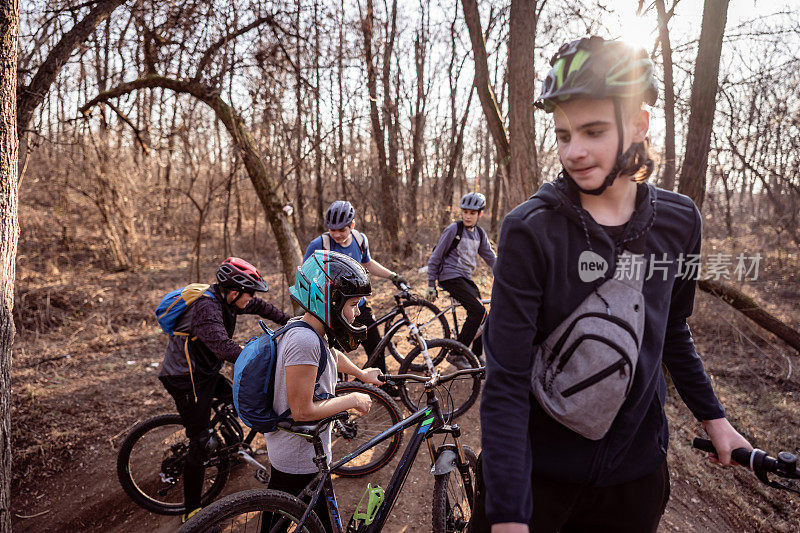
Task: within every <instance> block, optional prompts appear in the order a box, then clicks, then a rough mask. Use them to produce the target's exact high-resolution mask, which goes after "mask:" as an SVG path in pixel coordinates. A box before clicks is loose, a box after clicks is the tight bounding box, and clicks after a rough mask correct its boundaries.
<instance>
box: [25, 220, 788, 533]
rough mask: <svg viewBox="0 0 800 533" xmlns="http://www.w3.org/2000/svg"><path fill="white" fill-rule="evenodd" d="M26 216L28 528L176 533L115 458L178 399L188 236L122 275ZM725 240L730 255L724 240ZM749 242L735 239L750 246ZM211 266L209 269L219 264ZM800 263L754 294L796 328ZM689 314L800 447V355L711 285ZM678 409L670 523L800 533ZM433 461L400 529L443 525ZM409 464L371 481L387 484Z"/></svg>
mask: <svg viewBox="0 0 800 533" xmlns="http://www.w3.org/2000/svg"><path fill="white" fill-rule="evenodd" d="M37 219H38V220H37ZM76 222H79V221H76ZM22 223H23V237H22V240H21V242H20V253H19V258H18V267H17V289H16V291H17V293H16V309H15V314H16V320H17V326H18V332H17V338H16V342H15V346H14V361H13V371H12V390H13V410H12V446H13V454H14V456H13V460H14V466H13V484H12V495H13V500H12V514H13V518H12V520H13V527H14V530H15V531H37V532H39V531H112V532H115V531H120V532H121V531H142V530H147V531H153V532H157V531H172V530H174V529H175V528H176V527H177V526H178V519H177V518H176V517H164V516H157V515H153V514H150V513H148V512H146V511H144V510H142V509H140V508H138V507H137V506H136V505H134V504H133V503H132V502H131V501H130V500H129V499H128V497H127V496H126V495H125V493H124V492H123V491H122V489H121V488H120V486H119V483H118V481H117V478H116V471H115V459H116V454H117V450H118V447H119V445H120V443H121V441H122V439H123V438H124V436H125V435H126V433H127V432H128V431H129V429H130V428H131V427H132V426H133V425H134V424H136V423H137V422H138V421H140V420H143V419H145V418H148V417H150V416H153V415H156V414H159V413H165V412H171V411H173V409H174V405H173V403H172V400H171V398H170V397H169V396H168V395H167V393H166V392H165V391H164V389H163V387H162V386H161V384H160V383H159V382H158V380H157V379H156V375H157V372H158V368H157V367H158V365H159V363H160V362H161V360H162V356H163V351H164V345H165V337H164V336H163V334H161V333H160V331H159V330H158V328H157V325H156V324H155V321H154V320H153V319H152V309H153V308H154V306H155V303H156V302H157V301H158V300H159V299H160V297H161V296H162V295H163V294H164V293H166V292H167V291H168V290H170V289H172V288H175V287H178V286H180V285H182V284H184V282H185V279H184V277H185V275H186V273H187V272H188V271H189V261H188V259H187V257H188V253H187V252H186V250H188V245H186V244H181V243H177V241H175V242H171V241H169V240H168V239H166V238H163V237H154V238H152V241H153V244H152V246H153V247H155V246H158V248H159V249H157V250H156V253H151V257H152V256H155V255H156V254H157V255H158V257H159V259H158V260H151V261H150V263H149V266H148V267H146V268H141V269H138V270H134V271H128V272H110V271H108V270H107V269H106V268H105V260H104V259H103V257H104V253H105V251H104V250H105V248H104V244H103V242H102V239H100V238H99V237H97V236H95V235H92V234H90V233H88V230H86V229H82V230H81V229H80V227H81V225H80V224H79V223H77V227H78V228H79V231H78V234H77V235H76V238H74V239H73V240H72V241H71V243H69V244H65V243H63V242H61V241H60V240H59V239H57V238H55V237H53V236H52V234H50V233H48V232H47V231H46V227H47V226H46V220H45V219H43V218H41V217H28V218H27V219H26V218H25V217H24V216H23V219H22ZM156 243H161V244H160V245H159V244H156ZM717 244H719V247H720V249H726V248H725V243H724V242H723V241H720V242H719V243H717ZM751 244H754V243H751ZM747 245H748V243H746V242H744V243H742V242H741V241H737V246H739V247H743V246H744V247H746V246H747ZM712 246H716V244H714V243H712ZM151 252H152V250H151ZM240 253H243V254H244V253H245V252H240ZM762 253H763V252H762ZM209 255H211V254H209ZM245 255H247V254H245ZM256 255H257V258H258V260H259V262H258V264H259V266H261V267H262V272H269V274H268V275H267V276H266V277H267V279H268V280H269V282H270V284H271V286H272V287H273V290H272V291H270V293H269V296H270V297H271V301H273V303H275V304H277V305H280V306H282V307H283V308H284V309H287V310H288V309H289V308H290V305H289V302H288V300H287V298H286V296H285V294H286V291H285V285H283V284H282V282H281V281H280V275H279V273H278V268H277V264H276V261H277V259H276V258H275V257H273V256H272V254H270V253H268V252H261V253H260V254H256ZM416 257H417V258H418V259H417V260H415V261H411V260H409V261H408V262H407V263H406V264H395V265H394V268H395V269H399V270H400V271H402V272H404V273H406V274H409V273H410V274H411V276H410V278H411V282H412V285H415V286H416V287H418V288H420V287H424V280H423V277H422V274H419V273H417V267H418V266H420V265H421V264H422V263H423V261H424V260H423V259H421V258H422V257H423V252H422V250H419V251H418V253H417V254H416ZM378 258H379V260H383V259H384V256H382V255H379V256H378ZM212 262H213V261H212V260H209V263H212ZM386 263H391V262H390V261H386ZM210 268H211V267H209V268H207V269H205V271H204V273H205V274H211V272H212V270H209V269H210ZM799 272H800V260H798V257H797V255H794V256H792V255H788V254H785V253H784V254H782V255H780V256H769V257H767V258H766V259H765V263H764V264H762V277H760V278H759V281H758V282H751V283H749V284H747V285H746V286H744V287H743V288H744V290H746V291H747V292H748V293H749V294H751V295H753V296H754V297H755V298H757V300H758V301H759V302H761V303H763V304H764V305H765V306H766V307H767V308H768V309H769V310H770V311H772V312H773V313H775V314H777V315H778V316H779V317H780V318H781V319H783V320H784V321H786V322H787V323H789V324H790V325H792V326H793V327H795V328H797V327H798V326H800V312H798V309H800V281H799V280H798V276H799V274H798V273H799ZM477 280H478V282H479V284H480V286H481V288H482V291H483V293H484V295H488V294H489V292H490V286H491V278H490V277H489V275H488V271H487V270H486V269H485V268H484V269H482V270H481V271H480V274H479V275H478V278H477ZM375 286H376V289H377V290H376V291H375V292H376V296H375V297H374V298H373V300H372V301H373V308H375V309H377V310H385V309H388V308H389V307H390V300H391V294H392V287H391V286H390V284H389V283H388V282H383V281H378V282H377V283H376V284H375ZM440 303H443V302H442V301H440ZM690 324H691V326H692V329H693V332H694V335H695V340H696V342H697V345H698V351H699V352H700V353H701V354H702V355H703V359H704V362H705V364H706V368H707V370H708V373H709V374H710V375H711V377H712V379H713V382H714V386H715V389H716V391H717V393H718V396H719V397H720V399H721V400H722V402H723V404H724V405H725V406H726V408H727V411H728V415H729V418H730V419H731V421H732V423H733V424H734V425H735V426H736V427H737V428H738V429H739V430H740V431H742V432H743V433H745V434H746V435H747V436H748V438H750V439H751V442H752V443H753V444H754V445H756V446H759V447H762V448H765V449H767V450H768V451H770V452H772V453H777V452H778V451H779V450H794V449H795V447H796V446H798V445H800V431H799V430H798V428H799V427H800V424H799V423H798V422H800V358H798V355H797V353H795V352H793V351H792V350H791V349H790V348H788V347H786V346H785V345H783V344H781V343H780V341H777V340H775V339H774V338H771V337H770V336H769V335H768V334H766V333H765V332H763V331H759V330H757V327H756V326H754V325H751V324H749V323H747V322H746V321H745V320H744V319H742V318H741V317H739V316H737V315H736V313H735V312H734V311H732V310H731V309H730V308H728V307H727V306H726V305H725V304H723V303H721V302H719V301H718V300H716V299H714V298H712V297H710V296H708V295H706V294H701V293H698V297H697V305H696V308H695V313H694V316H693V317H692V319H691V321H690ZM257 331H258V326H257V325H256V320H255V319H254V318H251V317H242V319H241V320H240V322H239V326H238V329H237V334H236V339H237V340H239V341H240V342H244V340H246V339H247V338H249V337H250V336H252V335H254V334H256V332H257ZM362 357H363V356H362ZM390 370H391V368H390ZM667 414H668V417H669V420H670V425H671V442H670V448H669V464H670V469H671V482H672V497H671V499H670V503H669V505H668V507H667V512H666V514H665V516H664V518H663V520H662V523H661V528H660V531H664V532H667V531H787V532H788V531H797V530H798V524H800V498H797V497H794V498H792V497H789V495H787V494H785V493H781V492H779V491H775V490H772V489H769V488H767V487H765V486H763V485H761V484H759V482H758V481H757V480H755V478H754V477H753V476H752V475H751V474H750V473H749V472H747V471H745V470H744V469H742V468H721V467H719V466H718V465H714V464H712V463H711V462H709V461H708V460H707V459H706V458H705V457H704V454H701V453H700V452H697V451H694V450H692V449H691V448H690V446H689V443H690V442H691V439H692V437H694V436H698V435H701V434H702V429H701V428H700V425H699V423H698V422H697V421H696V420H694V419H693V417H692V416H691V414H690V413H689V412H688V410H687V409H686V407H685V406H684V405H683V403H682V402H681V401H680V399H679V398H678V396H677V394H676V393H675V392H674V390H672V391H671V393H670V396H669V399H668V402H667ZM458 423H459V425H460V426H461V427H462V428H463V432H464V436H465V442H466V443H467V444H469V445H470V446H471V447H472V448H473V449H474V450H475V451H479V450H480V427H479V423H478V409H477V407H473V408H472V409H471V410H470V411H469V412H468V413H467V414H466V415H465V416H464V417H462V418H460V419H459V420H458ZM403 442H404V443H406V442H408V438H405V439H404V441H403ZM426 456H427V454H426V453H425V452H424V450H423V451H422V452H421V453H420V455H419V456H418V458H417V460H416V463H415V465H414V468H413V470H412V473H411V476H410V478H409V480H408V482H407V484H406V486H405V487H404V489H403V492H402V495H401V499H400V500H399V502H398V504H397V505H396V507H395V508H394V510H393V511H392V515H391V518H390V521H389V523H388V525H387V527H386V531H391V532H416V531H429V530H430V521H431V515H430V513H431V511H430V509H431V504H430V497H431V494H432V489H433V479H432V476H430V474H429V473H428V469H429V466H430V465H429V463H428V461H427V457H426ZM396 461H397V460H396V459H395V461H394V462H393V463H391V464H390V466H388V467H385V468H384V469H383V470H382V471H380V472H379V473H378V474H377V475H376V476H375V477H374V478H371V479H369V481H370V482H372V483H373V484H374V483H376V482H377V483H378V484H380V485H382V486H386V485H387V484H388V476H389V475H390V474H391V472H392V470H393V467H392V466H391V465H396ZM252 473H253V472H252V469H250V468H249V467H247V466H239V467H237V469H236V470H234V472H233V473H232V476H231V480H230V481H229V483H228V485H227V487H226V490H225V493H226V494H227V493H232V492H236V491H238V490H243V489H247V488H257V487H260V486H261V484H260V483H259V482H258V481H257V480H255V479H254V477H253V475H252ZM367 481H368V480H367V479H358V478H357V479H341V478H340V479H337V480H336V481H335V482H334V484H335V487H336V489H337V494H338V495H339V497H340V504H341V508H342V509H343V510H344V513H343V514H344V516H346V517H349V515H350V513H352V510H353V509H354V508H355V504H356V503H357V500H358V498H360V496H361V494H362V493H363V490H364V488H365V486H366V483H367Z"/></svg>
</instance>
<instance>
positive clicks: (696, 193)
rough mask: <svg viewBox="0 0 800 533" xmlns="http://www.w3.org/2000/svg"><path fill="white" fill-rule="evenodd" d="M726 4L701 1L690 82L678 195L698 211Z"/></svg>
mask: <svg viewBox="0 0 800 533" xmlns="http://www.w3.org/2000/svg"><path fill="white" fill-rule="evenodd" d="M728 2H729V0H705V3H704V6H703V27H702V29H701V30H700V44H699V46H698V49H697V62H696V64H695V70H694V80H693V81H692V97H691V100H690V109H691V114H690V115H689V127H688V128H687V134H686V150H685V151H684V154H685V155H684V159H683V165H682V167H681V175H680V178H679V181H678V192H680V193H681V194H685V195H687V196H688V197H689V198H691V199H692V200H694V203H695V204H697V207H698V208H702V206H703V197H704V196H705V192H706V169H707V167H708V147H709V146H710V144H711V128H712V127H713V126H714V111H715V109H716V105H717V84H718V81H717V78H718V76H719V61H720V56H721V54H722V37H723V34H724V33H725V22H726V21H727V18H728Z"/></svg>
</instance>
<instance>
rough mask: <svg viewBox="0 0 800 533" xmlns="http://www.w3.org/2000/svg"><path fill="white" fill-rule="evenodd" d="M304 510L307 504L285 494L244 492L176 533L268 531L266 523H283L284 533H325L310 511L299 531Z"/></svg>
mask: <svg viewBox="0 0 800 533" xmlns="http://www.w3.org/2000/svg"><path fill="white" fill-rule="evenodd" d="M307 508H308V505H307V504H305V503H303V502H302V501H301V500H300V499H298V498H296V497H295V496H292V495H290V494H287V493H285V492H281V491H277V490H270V489H255V490H246V491H243V492H237V493H236V494H231V495H230V496H226V497H225V498H222V499H221V500H219V501H216V502H214V503H213V504H211V505H209V506H208V507H206V508H205V509H203V510H202V511H200V512H199V513H197V514H196V515H194V516H193V517H192V518H191V519H190V520H189V521H188V522H186V523H185V524H183V526H181V528H180V529H179V530H178V533H207V532H209V531H225V532H226V533H227V532H233V533H236V532H242V533H244V532H246V531H269V530H270V529H271V527H270V524H268V523H266V521H268V520H269V521H271V520H276V521H277V520H283V523H284V525H285V527H284V529H283V531H290V532H300V531H302V532H304V533H325V529H324V528H323V527H322V522H320V520H319V517H318V516H317V515H316V513H314V512H313V511H312V512H311V514H310V515H309V516H308V518H307V519H306V521H305V523H304V524H303V527H302V528H300V529H298V527H297V526H298V524H299V523H300V518H302V516H303V513H305V511H306V509H307ZM262 522H264V524H263V527H262ZM273 524H274V523H273ZM278 525H280V524H278ZM272 527H274V525H273V526H272Z"/></svg>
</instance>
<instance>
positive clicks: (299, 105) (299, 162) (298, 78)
mask: <svg viewBox="0 0 800 533" xmlns="http://www.w3.org/2000/svg"><path fill="white" fill-rule="evenodd" d="M295 5H296V7H297V19H296V21H295V22H296V26H295V31H297V40H296V45H297V57H296V58H295V80H294V81H295V89H294V91H295V92H294V95H295V105H296V112H297V116H296V118H295V123H294V135H295V139H294V142H295V152H294V168H295V172H294V177H295V180H296V181H295V184H294V186H295V202H296V205H295V210H294V212H295V215H297V229H296V232H297V233H298V234H299V235H300V238H301V239H305V237H306V206H305V202H306V201H305V194H304V192H303V93H302V88H303V85H302V84H303V75H302V73H301V70H300V66H301V63H302V60H303V57H302V53H301V50H302V48H301V46H300V0H297V3H296V4H295Z"/></svg>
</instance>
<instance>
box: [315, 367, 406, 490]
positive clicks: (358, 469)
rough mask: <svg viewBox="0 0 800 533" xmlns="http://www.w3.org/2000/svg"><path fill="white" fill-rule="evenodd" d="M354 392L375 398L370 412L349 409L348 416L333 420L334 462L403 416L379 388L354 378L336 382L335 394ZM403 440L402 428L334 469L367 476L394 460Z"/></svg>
mask: <svg viewBox="0 0 800 533" xmlns="http://www.w3.org/2000/svg"><path fill="white" fill-rule="evenodd" d="M353 392H360V393H362V394H366V395H368V396H369V397H370V399H371V400H372V406H371V407H370V410H369V413H367V414H365V415H359V414H356V413H350V416H349V417H348V419H347V420H337V421H335V422H334V423H333V428H332V431H331V454H332V455H333V462H336V461H338V460H339V459H342V458H343V457H345V456H347V454H349V453H352V452H353V451H355V450H356V449H357V448H358V447H359V446H361V445H362V444H364V443H365V442H367V441H368V440H370V439H371V438H373V437H375V436H377V435H380V434H381V433H383V432H384V431H386V430H387V429H389V428H390V427H392V426H393V425H395V424H397V423H398V422H400V420H402V413H401V411H400V407H398V405H397V403H395V401H394V400H392V398H391V397H390V396H389V395H388V394H386V393H385V392H383V391H382V390H380V389H379V388H377V387H373V386H372V385H369V384H367V383H358V382H355V381H343V382H340V383H337V384H336V396H344V395H346V394H350V393H353ZM402 440H403V432H402V431H398V432H397V433H395V434H394V435H392V436H391V437H390V438H388V439H386V440H384V441H383V442H380V443H378V444H376V445H375V446H373V447H372V448H371V449H369V450H367V451H365V452H364V453H362V454H361V455H359V456H358V457H356V458H355V459H353V460H351V461H349V462H348V463H346V464H344V465H342V466H340V467H339V468H337V469H336V470H334V471H333V472H334V473H336V474H339V475H340V476H348V477H357V476H364V475H367V474H370V473H372V472H375V471H376V470H378V469H380V468H382V467H383V466H385V465H386V464H387V463H388V462H389V461H391V460H392V457H394V456H395V454H396V453H397V450H399V449H400V442H401V441H402Z"/></svg>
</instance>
